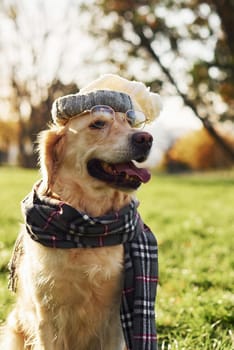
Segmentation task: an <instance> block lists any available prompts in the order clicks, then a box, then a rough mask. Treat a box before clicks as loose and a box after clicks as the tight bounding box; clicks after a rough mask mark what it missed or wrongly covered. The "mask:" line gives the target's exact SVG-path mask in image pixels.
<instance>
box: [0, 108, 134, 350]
mask: <svg viewBox="0 0 234 350" xmlns="http://www.w3.org/2000/svg"><path fill="white" fill-rule="evenodd" d="M91 118H92V117H91V116H90V115H89V114H87V115H85V116H82V117H78V118H73V119H71V120H70V121H69V122H68V123H67V124H66V125H65V126H64V127H58V126H56V127H53V128H51V129H50V130H47V131H45V132H43V133H42V134H41V136H40V141H39V149H40V164H41V171H42V178H43V182H42V184H41V186H40V192H42V193H44V194H47V195H49V196H54V197H58V198H60V199H61V200H63V201H65V202H67V203H68V204H70V205H72V206H73V207H75V208H77V209H78V210H82V211H85V212H87V213H88V214H90V215H92V216H99V215H102V214H104V213H107V212H109V211H112V210H119V209H120V208H121V207H123V206H124V205H126V204H127V203H129V201H130V200H131V198H132V192H125V191H121V190H118V189H114V188H112V187H110V186H108V185H107V184H106V183H104V182H101V181H99V180H96V179H95V178H93V177H91V176H90V175H89V174H88V172H87V168H86V164H87V161H88V160H89V159H90V158H92V157H98V156H99V157H101V158H102V159H103V160H104V161H107V162H108V161H113V160H114V161H115V162H123V161H124V160H125V159H126V157H128V156H129V152H130V150H129V149H130V147H131V145H130V142H129V139H130V136H131V135H132V134H133V133H134V132H135V131H136V130H134V129H131V127H130V126H129V125H128V123H127V122H126V121H123V119H122V115H121V114H120V113H116V119H115V121H114V123H113V124H109V125H108V123H109V122H108V121H106V122H107V127H105V128H104V129H103V130H92V129H91V128H89V124H90V123H91V122H92V119H91ZM103 118H104V117H103ZM23 237H24V238H23V246H24V254H23V257H22V259H21V262H20V266H19V268H18V275H19V280H18V291H17V302H16V305H15V308H14V310H13V311H12V313H11V314H10V315H9V317H8V320H7V323H6V326H5V328H4V331H3V343H1V346H0V348H1V350H23V349H26V350H123V349H124V345H123V344H124V342H123V335H122V330H121V325H120V319H119V305H120V295H121V288H122V270H123V247H122V246H121V245H119V246H113V247H108V248H107V247H103V248H98V249H50V248H46V247H44V246H42V245H40V244H38V243H35V242H34V241H33V240H31V239H30V238H29V237H28V236H27V234H24V235H23Z"/></svg>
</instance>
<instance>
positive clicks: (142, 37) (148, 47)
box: [134, 27, 234, 162]
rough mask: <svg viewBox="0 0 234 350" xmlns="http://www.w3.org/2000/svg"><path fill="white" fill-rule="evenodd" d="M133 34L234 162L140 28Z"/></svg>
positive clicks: (210, 124) (231, 152)
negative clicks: (136, 35) (135, 34)
mask: <svg viewBox="0 0 234 350" xmlns="http://www.w3.org/2000/svg"><path fill="white" fill-rule="evenodd" d="M134 30H135V32H136V33H137V34H138V36H139V38H140V40H141V46H142V47H144V48H145V49H146V50H147V51H148V52H149V53H150V55H151V56H152V57H153V58H154V60H155V61H156V62H157V63H158V65H159V67H160V69H161V70H162V72H163V73H164V75H165V76H166V77H167V79H168V80H169V82H170V83H171V84H172V85H173V86H174V87H175V89H176V91H177V93H178V95H179V96H180V97H181V98H182V100H183V102H184V104H185V105H187V106H189V107H190V108H191V109H192V111H193V112H194V114H195V116H196V117H197V118H198V119H199V120H200V121H201V122H202V124H203V126H204V128H205V129H206V130H207V131H208V133H209V134H210V135H211V136H212V137H213V138H214V139H215V140H216V141H217V143H218V144H219V145H220V146H221V147H222V148H223V150H224V151H225V152H226V154H227V155H228V156H229V157H230V159H231V160H232V162H234V150H233V149H232V147H231V146H230V145H229V144H227V143H226V142H225V140H224V139H223V138H222V136H221V135H220V134H219V133H217V131H216V129H215V128H214V127H213V125H212V123H211V122H210V120H209V119H208V118H202V117H201V116H200V115H199V113H198V110H197V107H196V105H195V104H194V103H193V101H191V100H190V99H189V98H188V96H187V95H185V94H184V93H183V92H182V91H181V90H180V89H179V87H178V85H177V83H176V81H175V79H174V78H173V77H172V75H171V73H170V71H169V70H168V69H167V68H166V67H165V66H164V65H163V64H162V62H161V60H160V58H159V56H158V55H157V54H156V52H155V51H154V50H153V48H152V46H151V42H150V40H149V39H148V38H147V37H146V36H145V35H144V33H143V31H142V28H139V27H137V28H136V27H134Z"/></svg>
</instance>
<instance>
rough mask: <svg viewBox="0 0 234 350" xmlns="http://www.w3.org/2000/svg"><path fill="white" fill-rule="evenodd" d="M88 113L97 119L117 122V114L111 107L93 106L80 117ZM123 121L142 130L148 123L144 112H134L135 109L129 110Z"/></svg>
mask: <svg viewBox="0 0 234 350" xmlns="http://www.w3.org/2000/svg"><path fill="white" fill-rule="evenodd" d="M87 113H90V114H91V115H92V116H93V117H94V118H95V119H97V118H101V117H105V118H106V119H109V121H110V122H113V121H114V120H115V113H116V112H115V111H114V110H113V108H111V107H110V106H106V105H97V106H93V107H92V108H91V109H89V110H85V111H84V112H82V113H81V114H79V115H78V116H82V115H85V114H87ZM123 119H124V120H125V121H127V122H128V123H129V125H130V126H131V127H132V128H141V129H142V128H144V126H145V124H146V123H147V121H148V119H147V118H146V116H145V115H144V113H143V112H140V111H134V110H133V109H129V110H128V111H127V112H125V113H124V116H123Z"/></svg>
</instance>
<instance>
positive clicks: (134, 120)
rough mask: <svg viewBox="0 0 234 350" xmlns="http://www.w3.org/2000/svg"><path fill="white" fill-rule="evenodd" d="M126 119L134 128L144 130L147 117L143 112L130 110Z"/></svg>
mask: <svg viewBox="0 0 234 350" xmlns="http://www.w3.org/2000/svg"><path fill="white" fill-rule="evenodd" d="M126 117H127V121H128V122H129V124H130V125H131V126H132V127H133V128H143V127H144V126H145V122H146V117H145V115H144V113H143V112H140V111H134V110H133V109H130V110H129V111H127V112H126Z"/></svg>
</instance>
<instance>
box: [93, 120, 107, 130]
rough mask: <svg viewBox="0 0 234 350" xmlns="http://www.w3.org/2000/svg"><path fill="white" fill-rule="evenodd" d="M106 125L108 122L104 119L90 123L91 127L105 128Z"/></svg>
mask: <svg viewBox="0 0 234 350" xmlns="http://www.w3.org/2000/svg"><path fill="white" fill-rule="evenodd" d="M105 126H106V122H105V121H104V120H96V121H95V122H93V123H92V124H90V125H89V127H90V129H103V128H104V127H105Z"/></svg>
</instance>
